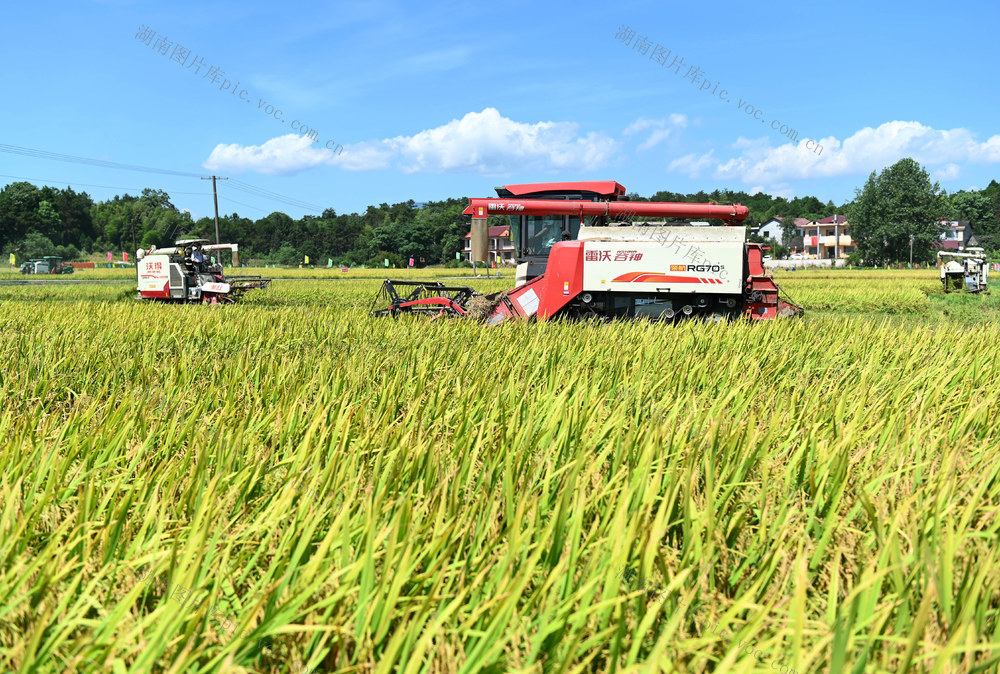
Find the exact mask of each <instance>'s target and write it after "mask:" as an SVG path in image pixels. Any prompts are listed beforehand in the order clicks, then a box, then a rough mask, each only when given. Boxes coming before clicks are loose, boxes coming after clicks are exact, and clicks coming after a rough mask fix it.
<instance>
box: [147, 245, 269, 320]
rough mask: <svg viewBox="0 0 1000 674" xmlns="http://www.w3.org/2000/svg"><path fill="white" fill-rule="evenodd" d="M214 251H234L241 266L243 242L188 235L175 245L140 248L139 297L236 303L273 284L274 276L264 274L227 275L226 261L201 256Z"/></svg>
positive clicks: (237, 263) (234, 257)
mask: <svg viewBox="0 0 1000 674" xmlns="http://www.w3.org/2000/svg"><path fill="white" fill-rule="evenodd" d="M214 251H229V252H231V253H232V256H233V267H234V268H239V266H240V254H239V245H238V244H235V243H215V244H210V243H209V242H208V239H186V240H183V241H178V242H177V243H176V244H175V245H174V246H173V247H171V248H156V247H155V246H154V247H152V248H150V249H149V250H142V249H139V250H137V251H136V256H135V257H136V262H137V274H138V280H139V299H142V300H154V301H160V302H204V303H209V304H232V303H233V302H235V301H236V300H237V299H239V298H240V296H241V295H242V294H243V293H245V292H246V291H248V290H253V289H264V288H267V286H268V284H270V282H271V279H266V278H261V277H260V276H225V275H224V274H223V270H222V264H220V263H213V262H207V261H205V260H204V259H198V258H199V257H201V258H204V256H205V254H210V253H212V252H214ZM199 253H200V255H199Z"/></svg>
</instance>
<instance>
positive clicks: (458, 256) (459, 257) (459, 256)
mask: <svg viewBox="0 0 1000 674" xmlns="http://www.w3.org/2000/svg"><path fill="white" fill-rule="evenodd" d="M455 259H456V260H461V259H462V254H461V253H459V252H458V251H457V250H456V251H455Z"/></svg>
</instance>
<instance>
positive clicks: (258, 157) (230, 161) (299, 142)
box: [202, 133, 337, 175]
mask: <svg viewBox="0 0 1000 674" xmlns="http://www.w3.org/2000/svg"><path fill="white" fill-rule="evenodd" d="M312 144H313V141H312V139H311V138H309V137H308V136H301V135H298V134H294V133H289V134H286V135H284V136H278V137H277V138H272V139H271V140H269V141H267V142H266V143H264V144H263V145H240V144H239V143H233V144H231V145H224V144H222V143H220V144H218V145H216V146H215V149H214V150H212V154H210V155H209V156H208V159H206V160H205V161H204V163H203V164H202V166H204V167H205V168H207V169H208V170H210V171H226V172H228V173H242V172H244V171H256V172H257V173H264V174H267V175H288V174H292V173H298V172H300V171H305V170H306V169H310V168H313V167H314V166H320V165H322V164H332V163H334V162H335V160H336V158H337V155H336V154H335V153H334V152H333V151H332V150H328V149H326V148H323V147H312Z"/></svg>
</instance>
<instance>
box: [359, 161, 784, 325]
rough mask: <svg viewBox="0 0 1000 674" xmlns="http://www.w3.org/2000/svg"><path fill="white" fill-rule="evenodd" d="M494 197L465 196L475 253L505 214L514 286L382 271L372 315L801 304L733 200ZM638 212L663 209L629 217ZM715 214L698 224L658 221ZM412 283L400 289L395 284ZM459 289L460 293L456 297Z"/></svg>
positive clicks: (591, 193) (541, 188) (611, 188)
mask: <svg viewBox="0 0 1000 674" xmlns="http://www.w3.org/2000/svg"><path fill="white" fill-rule="evenodd" d="M497 194H498V195H499V196H498V197H497V198H489V199H476V198H474V199H470V200H469V206H468V207H467V208H466V209H465V211H464V212H463V213H464V214H465V215H471V216H472V254H473V258H474V259H475V260H477V261H487V260H488V257H487V255H488V250H487V233H488V227H487V220H488V217H489V216H490V215H505V216H508V217H509V219H510V227H511V230H512V233H513V234H514V241H515V249H516V254H517V275H516V284H517V285H516V286H515V288H514V289H512V290H510V291H508V292H504V293H498V294H496V295H491V296H487V297H485V298H483V297H482V296H479V295H478V293H475V292H474V291H473V290H472V289H471V288H467V289H465V290H467V291H468V292H467V293H459V294H456V293H455V292H454V291H455V290H456V289H455V288H449V289H448V291H449V294H448V295H442V294H437V295H435V290H437V288H435V287H434V285H433V284H413V283H412V282H410V283H404V282H399V281H392V280H388V281H386V282H385V283H384V284H383V288H382V291H381V293H380V295H379V296H378V297H377V298H376V304H375V306H373V312H372V313H373V314H376V315H395V314H398V313H400V312H414V311H427V310H428V309H429V308H433V307H438V309H439V311H440V312H441V313H442V314H452V315H469V314H470V313H471V314H473V315H476V316H479V317H481V318H483V319H485V321H486V323H487V325H496V324H498V323H502V322H504V321H505V320H507V319H510V318H537V319H539V320H547V319H549V318H553V317H556V316H575V317H587V316H601V317H607V318H637V317H645V318H650V319H658V320H673V319H675V318H680V317H683V316H703V317H705V318H711V319H713V320H722V319H725V318H735V317H737V316H746V317H748V318H751V319H755V320H761V319H773V318H777V317H779V316H793V315H799V314H801V313H802V309H801V307H798V306H796V305H795V304H793V303H791V302H789V301H786V300H783V299H780V298H779V293H780V289H779V288H778V285H777V284H776V283H775V282H774V279H773V278H772V277H771V275H770V274H769V273H767V271H766V270H765V269H764V264H763V251H762V249H761V246H760V245H759V244H755V243H748V242H747V240H746V229H745V228H744V227H743V226H741V223H742V221H743V220H744V219H746V217H747V215H748V210H747V208H746V207H745V206H741V205H739V204H716V203H710V204H687V203H672V202H649V201H646V202H631V201H627V200H625V199H624V195H625V188H624V187H623V186H622V185H620V184H619V183H617V182H614V181H593V182H570V183H541V184H529V185H506V186H504V187H498V188H497ZM637 218H644V219H647V220H648V219H652V218H658V219H663V220H660V221H659V222H648V221H645V222H633V220H635V219H637ZM668 218H669V219H678V218H682V219H690V218H697V219H699V220H705V219H718V220H721V221H722V222H723V223H725V224H726V225H736V226H732V227H700V226H693V225H692V224H691V223H689V222H681V223H677V222H670V223H668V222H667V221H666V220H665V219H668ZM414 285H415V286H416V287H415V288H414V290H413V291H412V292H411V293H409V294H400V293H399V292H397V290H396V289H397V286H411V287H412V286H414ZM466 295H468V300H462V299H461V298H462V297H465V296H466Z"/></svg>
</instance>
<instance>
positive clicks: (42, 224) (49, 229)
mask: <svg viewBox="0 0 1000 674" xmlns="http://www.w3.org/2000/svg"><path fill="white" fill-rule="evenodd" d="M35 219H36V221H37V222H38V226H39V228H40V231H41V232H42V233H44V234H47V235H50V238H51V234H53V233H56V234H58V233H59V230H60V229H61V228H62V220H61V219H60V218H59V214H58V213H56V209H55V208H53V207H52V204H50V203H49V202H48V201H41V202H39V203H38V208H37V209H35Z"/></svg>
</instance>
